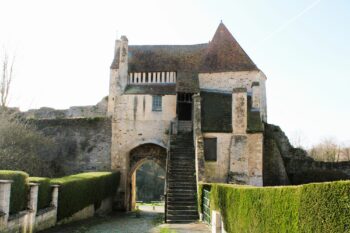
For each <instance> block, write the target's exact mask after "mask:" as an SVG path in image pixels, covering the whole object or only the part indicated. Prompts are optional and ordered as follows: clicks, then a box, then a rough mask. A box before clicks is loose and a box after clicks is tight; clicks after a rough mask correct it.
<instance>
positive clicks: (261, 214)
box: [199, 181, 350, 233]
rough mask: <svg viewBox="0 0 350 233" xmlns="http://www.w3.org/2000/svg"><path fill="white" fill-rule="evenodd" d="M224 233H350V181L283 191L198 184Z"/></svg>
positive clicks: (271, 188) (310, 185)
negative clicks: (221, 222) (206, 191)
mask: <svg viewBox="0 0 350 233" xmlns="http://www.w3.org/2000/svg"><path fill="white" fill-rule="evenodd" d="M203 188H206V189H210V190H211V191H210V205H211V209H214V210H217V211H220V213H221V215H222V217H223V220H224V225H225V229H226V231H227V232H229V233H232V232H252V233H254V232H256V233H263V232H264V233H265V232H269V233H270V232H271V233H273V232H276V233H277V232H278V233H281V232H291V233H293V232H327V233H333V232H334V233H335V232H350V218H349V216H350V181H337V182H328V183H315V184H307V185H301V186H285V187H263V188H258V187H251V186H239V185H225V184H201V185H200V188H199V190H200V191H199V197H200V198H199V203H200V205H201V203H202V197H201V195H202V189H203Z"/></svg>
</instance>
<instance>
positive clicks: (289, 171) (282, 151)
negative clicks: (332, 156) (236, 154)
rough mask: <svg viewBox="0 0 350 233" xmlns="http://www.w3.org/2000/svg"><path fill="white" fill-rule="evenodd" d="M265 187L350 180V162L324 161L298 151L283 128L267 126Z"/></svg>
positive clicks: (265, 135) (303, 151)
mask: <svg viewBox="0 0 350 233" xmlns="http://www.w3.org/2000/svg"><path fill="white" fill-rule="evenodd" d="M264 137H265V139H264V185H288V184H305V183H311V182H323V181H335V180H342V179H350V162H338V163H332V162H321V161H315V160H314V159H313V158H311V157H309V156H308V154H307V152H306V151H305V150H303V149H300V148H294V147H293V146H292V145H291V144H290V142H289V140H288V138H287V136H286V135H285V134H284V132H283V131H282V130H281V128H280V127H278V126H275V125H270V124H265V133H264Z"/></svg>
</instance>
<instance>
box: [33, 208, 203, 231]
mask: <svg viewBox="0 0 350 233" xmlns="http://www.w3.org/2000/svg"><path fill="white" fill-rule="evenodd" d="M140 209H141V216H140V217H136V215H135V213H114V214H112V215H110V216H105V217H94V218H90V219H86V220H83V221H79V222H75V223H72V224H67V225H64V226H58V227H54V228H51V229H49V230H46V231H42V232H40V233H160V232H161V229H162V228H167V229H171V231H170V232H172V233H173V232H174V233H192V232H194V233H197V232H205V233H209V232H210V231H209V227H207V226H206V225H205V224H203V223H192V224H162V225H159V224H160V223H161V220H162V218H163V215H164V214H163V211H164V207H155V209H153V207H151V206H142V207H141V208H140Z"/></svg>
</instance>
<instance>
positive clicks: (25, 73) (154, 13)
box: [0, 0, 350, 146]
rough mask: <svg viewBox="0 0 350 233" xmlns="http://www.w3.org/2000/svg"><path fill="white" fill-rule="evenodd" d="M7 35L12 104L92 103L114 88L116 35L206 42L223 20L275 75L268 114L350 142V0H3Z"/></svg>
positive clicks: (2, 37)
mask: <svg viewBox="0 0 350 233" xmlns="http://www.w3.org/2000/svg"><path fill="white" fill-rule="evenodd" d="M0 12H1V14H0V44H4V45H6V46H7V47H8V48H10V49H11V50H16V54H17V58H16V59H17V60H16V65H17V66H16V79H15V81H14V83H13V92H12V96H11V105H12V106H19V107H21V109H23V110H26V109H28V108H38V107H41V106H50V107H54V108H67V107H69V106H71V105H90V104H95V103H96V102H98V101H99V100H100V99H101V98H102V97H103V96H106V95H107V94H108V82H109V65H110V63H111V61H112V56H113V49H114V40H115V39H116V37H117V35H118V36H120V35H126V36H127V37H128V38H129V42H130V44H193V43H203V42H208V41H209V40H210V39H211V38H212V36H213V34H214V32H215V30H216V27H217V26H218V24H219V22H220V20H223V22H224V23H225V25H226V26H227V27H228V29H229V30H230V31H231V32H232V34H233V35H234V37H235V38H236V39H237V40H238V42H239V43H240V44H241V46H242V47H243V48H244V49H245V51H246V52H247V53H248V55H249V56H250V57H251V58H252V59H253V61H254V62H255V63H256V64H257V66H258V67H259V68H260V69H261V70H262V71H263V72H264V73H265V74H266V76H267V77H268V81H267V91H268V96H267V97H268V99H267V101H268V121H269V122H270V123H274V124H278V125H280V126H281V127H282V129H283V130H285V131H286V132H287V134H288V135H289V136H291V137H294V135H295V134H300V135H302V136H303V137H304V138H305V141H304V145H306V146H308V145H310V144H314V143H316V142H318V141H320V140H321V139H322V138H325V137H335V138H337V139H338V140H339V141H342V142H350V135H349V132H350V126H349V119H350V108H349V101H350V92H349V91H348V90H349V86H350V45H349V43H350V2H349V1H348V0H321V1H315V0H294V1H286V0H282V1H281V0H264V1H263V0H254V1H253V0H235V1H234V0H227V1H226V0H221V1H220V0H217V1H214V0H212V1H209V0H208V1H203V0H201V1H200V0H197V1H190V0H180V1H179V0H178V1H167V0H162V1H160V0H159V1H156V0H152V1H130V0H129V1H117V0H114V1H87V0H85V1H82V0H81V1H78V0H75V1H67V0H63V1H62V0H61V1H52V0H51V1H50V0H45V1H44V0H43V1H38V0H32V1H13V0H11V1H10V0H0Z"/></svg>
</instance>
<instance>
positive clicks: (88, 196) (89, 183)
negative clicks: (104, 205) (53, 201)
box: [51, 172, 119, 220]
mask: <svg viewBox="0 0 350 233" xmlns="http://www.w3.org/2000/svg"><path fill="white" fill-rule="evenodd" d="M51 183H52V184H59V185H60V188H59V195H58V213H57V217H58V220H61V219H64V218H67V217H71V216H72V215H73V214H74V213H76V212H77V211H79V210H82V209H83V208H85V207H87V206H89V205H91V204H94V205H95V207H99V205H100V204H101V201H102V200H103V199H105V198H107V197H109V196H112V195H115V193H116V191H117V188H118V184H119V173H112V172H89V173H81V174H77V175H72V176H66V177H62V178H57V179H52V180H51Z"/></svg>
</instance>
